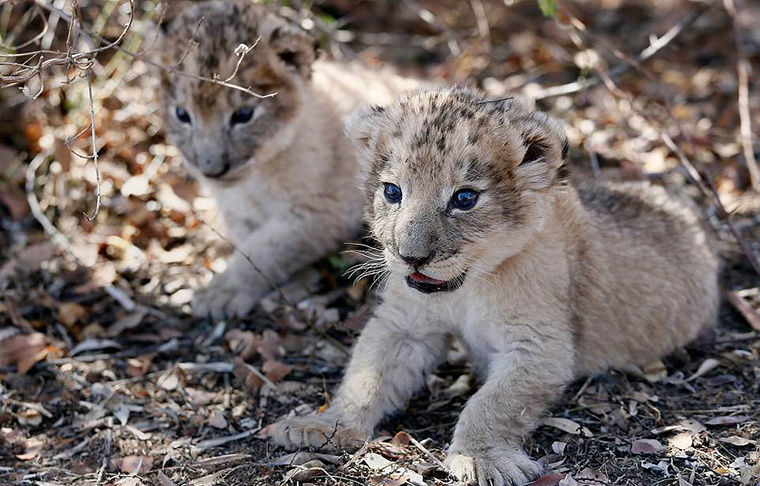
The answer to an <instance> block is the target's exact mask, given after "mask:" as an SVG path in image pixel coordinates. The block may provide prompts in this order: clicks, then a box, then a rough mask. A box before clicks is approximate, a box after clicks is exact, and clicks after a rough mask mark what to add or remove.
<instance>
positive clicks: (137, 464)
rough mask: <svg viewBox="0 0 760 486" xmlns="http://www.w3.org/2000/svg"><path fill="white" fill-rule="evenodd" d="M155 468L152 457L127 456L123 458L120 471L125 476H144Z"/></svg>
mask: <svg viewBox="0 0 760 486" xmlns="http://www.w3.org/2000/svg"><path fill="white" fill-rule="evenodd" d="M152 467H153V457H151V456H126V457H124V458H122V460H121V463H120V464H119V469H120V470H121V472H123V473H125V474H144V473H146V472H148V471H150V470H151V468H152Z"/></svg>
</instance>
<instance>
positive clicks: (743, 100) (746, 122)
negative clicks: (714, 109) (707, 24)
mask: <svg viewBox="0 0 760 486" xmlns="http://www.w3.org/2000/svg"><path fill="white" fill-rule="evenodd" d="M738 3H739V4H738V6H737V2H735V1H734V0H724V4H725V7H726V10H727V11H728V13H729V15H731V19H732V20H733V24H734V44H736V57H737V59H736V80H737V84H738V100H737V103H738V105H739V127H740V133H741V144H742V150H743V151H744V160H745V162H746V163H747V169H748V170H749V178H750V181H751V183H752V189H754V190H755V191H758V192H760V168H758V166H757V160H756V159H755V150H754V147H753V146H752V118H751V117H750V114H749V87H748V85H749V61H747V54H746V53H745V52H744V45H743V44H742V25H741V13H742V12H741V11H740V10H739V8H741V6H742V4H741V0H739V2H738Z"/></svg>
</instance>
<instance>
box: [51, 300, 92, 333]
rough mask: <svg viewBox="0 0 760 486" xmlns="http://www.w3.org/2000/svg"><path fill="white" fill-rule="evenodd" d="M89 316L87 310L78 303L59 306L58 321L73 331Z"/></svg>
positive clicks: (66, 303) (64, 303)
mask: <svg viewBox="0 0 760 486" xmlns="http://www.w3.org/2000/svg"><path fill="white" fill-rule="evenodd" d="M86 316H87V309H85V308H84V307H82V306H81V305H79V304H77V303H76V302H63V303H61V304H60V305H59V306H58V316H57V317H58V321H59V322H60V323H61V324H63V325H64V326H66V327H67V328H69V329H71V328H72V327H74V324H76V323H77V322H80V321H83V320H84V318H85V317H86Z"/></svg>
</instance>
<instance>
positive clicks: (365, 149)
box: [344, 106, 387, 174]
mask: <svg viewBox="0 0 760 486" xmlns="http://www.w3.org/2000/svg"><path fill="white" fill-rule="evenodd" d="M386 111H387V108H386V107H384V106H365V107H363V108H359V109H358V110H356V111H354V112H353V113H351V114H350V115H349V116H348V117H347V118H346V125H345V129H344V131H345V133H346V135H347V136H348V138H349V139H350V140H351V142H353V144H354V146H355V147H356V150H357V151H358V153H359V161H360V166H361V170H362V174H366V173H368V171H369V170H370V169H371V166H372V164H373V161H374V159H375V155H374V148H375V147H374V145H375V143H374V140H375V138H376V135H377V133H378V132H379V131H380V128H381V127H382V124H383V121H384V120H385V119H386Z"/></svg>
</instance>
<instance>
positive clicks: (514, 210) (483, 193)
mask: <svg viewBox="0 0 760 486" xmlns="http://www.w3.org/2000/svg"><path fill="white" fill-rule="evenodd" d="M349 134H350V136H351V138H352V139H353V140H354V141H355V142H356V144H357V146H358V147H359V148H360V150H361V153H362V159H363V163H364V167H363V171H364V181H365V182H364V187H365V195H366V197H367V200H368V201H369V205H368V207H367V216H368V218H369V221H370V222H371V225H372V230H373V233H374V235H375V236H376V237H377V238H378V240H379V241H380V242H381V243H382V245H383V246H384V258H385V264H386V266H387V270H388V271H389V274H390V276H389V277H388V279H387V284H386V286H385V288H384V290H383V292H382V304H381V305H380V306H379V307H378V308H377V310H376V312H375V316H374V318H373V319H371V320H370V321H369V323H368V324H367V326H366V328H365V329H364V331H363V333H362V334H361V336H360V337H359V339H358V341H357V343H356V346H355V349H354V351H353V357H352V359H351V361H350V363H349V365H348V369H347V370H346V374H345V377H344V379H343V383H342V385H341V386H340V389H339V390H338V392H337V395H336V396H335V398H334V400H333V401H332V403H331V404H330V407H329V409H328V410H327V411H326V412H325V413H323V414H321V415H316V416H307V417H296V418H292V419H289V420H284V421H282V422H279V423H277V424H274V425H273V426H271V427H270V429H268V433H269V435H270V436H271V437H272V438H273V440H274V442H275V443H277V444H280V445H283V446H286V447H301V446H319V445H323V444H325V442H326V440H327V439H326V437H331V439H329V440H330V441H332V444H333V445H334V446H337V447H355V446H357V445H359V444H361V443H362V442H363V441H364V440H365V439H367V438H368V437H369V436H370V435H371V434H372V433H373V429H374V428H375V426H376V425H377V424H378V423H379V422H380V420H381V419H382V418H383V417H384V416H385V415H387V414H389V413H390V412H392V411H394V410H396V409H398V408H400V407H402V406H403V405H404V403H405V402H406V401H407V400H408V399H409V398H410V397H411V396H412V394H413V393H414V392H415V391H416V390H418V389H419V388H420V387H422V386H423V384H424V383H425V376H426V374H427V373H429V372H430V371H431V370H433V369H434V368H435V367H436V365H438V364H439V363H440V362H441V360H443V359H444V357H445V354H446V349H447V346H446V338H447V335H449V334H452V335H455V336H457V337H458V338H459V339H460V340H461V341H462V342H463V343H464V345H465V347H466V348H467V350H468V352H469V354H470V356H471V358H472V360H473V363H474V368H475V370H476V371H477V373H478V374H479V376H480V378H482V380H483V385H482V387H481V388H480V389H479V390H478V392H477V393H475V394H474V395H473V396H472V397H471V398H470V399H469V401H468V402H467V405H466V406H465V408H464V410H463V411H462V413H461V416H460V418H459V421H458V423H457V425H456V428H455V429H454V434H453V437H452V439H451V445H450V447H449V450H448V456H447V458H446V461H445V466H446V467H447V468H448V470H449V471H450V472H451V473H452V474H453V475H454V476H456V477H457V478H458V479H459V480H462V481H465V482H470V483H472V482H478V483H479V484H481V485H483V486H487V485H496V486H498V485H504V484H514V485H522V484H526V483H528V482H529V481H530V480H532V479H534V478H536V477H537V476H538V475H539V474H540V472H541V467H540V465H539V464H538V463H536V462H534V461H533V460H531V459H530V457H528V455H527V454H526V453H525V451H524V450H523V448H522V445H521V442H522V440H523V438H524V437H526V436H527V435H528V434H529V433H530V432H531V431H532V429H533V428H534V427H535V426H536V424H537V421H538V419H539V418H540V416H541V414H542V413H543V412H544V411H545V410H546V409H547V407H549V406H550V405H551V404H552V402H553V401H554V400H556V399H557V398H558V397H559V396H560V394H561V393H562V390H563V387H564V386H565V385H567V384H568V383H569V382H571V381H572V380H573V379H574V378H576V377H579V376H581V375H586V374H593V373H597V372H600V371H603V370H605V369H606V368H608V367H623V366H625V365H629V364H638V365H643V364H646V363H648V362H650V361H652V360H653V359H655V358H657V357H659V356H662V355H664V354H666V353H668V352H670V351H672V350H673V349H674V348H676V347H678V346H682V345H684V344H685V343H687V342H688V341H689V340H691V339H692V338H694V337H695V336H696V335H697V334H698V333H699V332H700V331H701V330H702V329H704V328H705V326H708V325H709V324H710V323H712V322H713V320H714V319H715V316H716V309H717V307H718V296H719V292H718V279H717V275H718V267H719V260H718V258H717V257H716V255H715V254H714V253H713V251H712V250H711V249H710V247H709V245H708V235H707V234H706V233H705V232H704V231H703V230H702V229H701V228H700V224H699V217H698V216H697V214H696V213H695V212H694V211H692V209H690V208H689V206H687V205H685V204H683V203H681V202H679V201H677V200H675V199H672V198H671V197H669V196H668V195H667V194H666V192H665V191H664V190H662V189H661V188H658V187H652V186H647V185H619V186H603V185H596V186H587V187H580V188H574V187H571V186H569V185H567V184H565V183H563V181H562V180H561V178H560V177H559V175H558V170H559V169H560V166H562V164H563V159H564V158H565V155H566V152H567V140H566V137H565V135H564V133H563V131H562V128H561V127H560V126H559V124H558V123H557V122H555V121H553V120H552V119H550V118H549V117H547V116H546V115H545V114H543V113H539V112H531V111H529V110H528V109H527V108H526V106H525V105H523V104H522V103H521V102H520V101H518V100H515V99H509V100H504V101H497V102H491V101H488V100H486V99H485V98H483V97H482V96H481V95H480V94H478V93H476V92H474V91H468V90H461V89H456V90H436V91H427V92H417V93H414V94H409V95H405V96H403V97H402V98H401V99H400V100H399V101H398V102H396V103H395V104H393V105H392V106H390V107H387V108H382V107H375V108H369V109H365V110H364V111H360V112H359V113H358V114H356V115H355V116H354V117H353V119H352V122H351V123H350V128H349ZM336 423H337V430H336V431H335V433H334V435H332V434H333V432H334V429H335V427H336Z"/></svg>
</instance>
